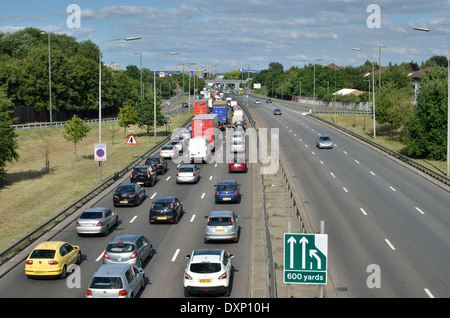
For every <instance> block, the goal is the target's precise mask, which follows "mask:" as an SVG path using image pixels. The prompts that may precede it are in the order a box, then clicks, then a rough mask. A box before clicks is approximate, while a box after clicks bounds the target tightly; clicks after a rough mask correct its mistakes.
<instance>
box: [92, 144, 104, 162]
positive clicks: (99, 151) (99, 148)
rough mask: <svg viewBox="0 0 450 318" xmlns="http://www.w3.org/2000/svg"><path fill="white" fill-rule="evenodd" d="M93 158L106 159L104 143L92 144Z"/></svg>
mask: <svg viewBox="0 0 450 318" xmlns="http://www.w3.org/2000/svg"><path fill="white" fill-rule="evenodd" d="M94 160H95V161H106V144H94Z"/></svg>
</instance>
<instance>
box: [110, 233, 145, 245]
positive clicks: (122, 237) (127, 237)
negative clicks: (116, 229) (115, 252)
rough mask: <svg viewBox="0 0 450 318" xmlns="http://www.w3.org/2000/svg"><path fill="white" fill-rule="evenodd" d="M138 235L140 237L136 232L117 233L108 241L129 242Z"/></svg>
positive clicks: (134, 239)
mask: <svg viewBox="0 0 450 318" xmlns="http://www.w3.org/2000/svg"><path fill="white" fill-rule="evenodd" d="M139 237H141V235H138V234H119V235H116V236H114V237H113V239H112V240H111V241H109V243H117V242H127V243H131V242H134V241H136V240H137V239H138V238H139ZM109 243H108V244H109Z"/></svg>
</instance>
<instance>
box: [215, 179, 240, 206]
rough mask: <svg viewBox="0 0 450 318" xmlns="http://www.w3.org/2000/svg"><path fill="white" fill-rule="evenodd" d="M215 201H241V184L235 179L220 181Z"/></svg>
mask: <svg viewBox="0 0 450 318" xmlns="http://www.w3.org/2000/svg"><path fill="white" fill-rule="evenodd" d="M214 196H215V201H216V203H220V202H237V203H240V202H241V193H240V192H239V185H238V184H237V183H236V181H234V180H224V181H220V182H219V183H218V184H217V185H216V191H215V194H214Z"/></svg>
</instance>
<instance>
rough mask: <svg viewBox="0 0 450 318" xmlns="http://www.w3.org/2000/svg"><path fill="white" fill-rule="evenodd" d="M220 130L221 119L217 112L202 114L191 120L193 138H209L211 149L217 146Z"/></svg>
mask: <svg viewBox="0 0 450 318" xmlns="http://www.w3.org/2000/svg"><path fill="white" fill-rule="evenodd" d="M218 132H219V120H218V116H217V114H200V115H197V116H195V117H194V118H192V120H191V134H192V138H196V137H203V138H208V141H209V145H210V148H211V151H212V150H214V148H215V140H216V138H217V134H218Z"/></svg>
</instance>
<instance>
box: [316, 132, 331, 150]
mask: <svg viewBox="0 0 450 318" xmlns="http://www.w3.org/2000/svg"><path fill="white" fill-rule="evenodd" d="M316 147H317V148H319V149H322V148H330V149H331V148H333V142H332V141H331V138H330V137H329V136H326V135H319V136H317V139H316Z"/></svg>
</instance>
